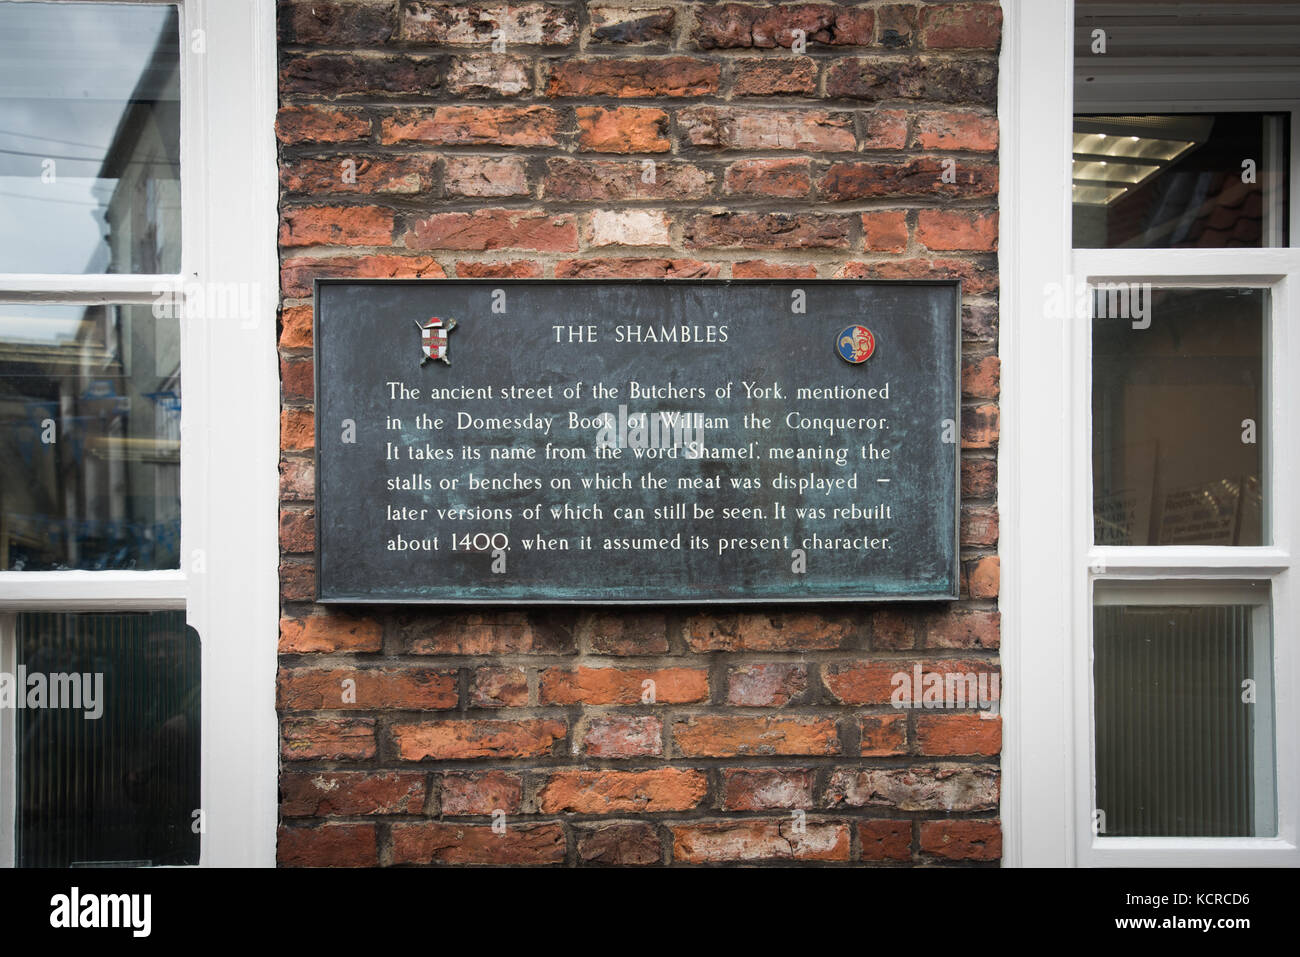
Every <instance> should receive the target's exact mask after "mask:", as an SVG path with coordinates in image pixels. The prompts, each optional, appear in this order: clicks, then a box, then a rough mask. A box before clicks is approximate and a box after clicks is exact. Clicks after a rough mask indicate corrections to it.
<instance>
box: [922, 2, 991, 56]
mask: <svg viewBox="0 0 1300 957" xmlns="http://www.w3.org/2000/svg"><path fill="white" fill-rule="evenodd" d="M1001 37H1002V8H1001V7H1000V6H999V5H998V4H996V3H931V4H926V5H925V6H924V7H922V8H921V43H922V45H923V46H925V47H926V48H927V49H930V50H958V49H965V50H971V49H978V50H996V49H997V48H998V44H999V42H1000V40H1001Z"/></svg>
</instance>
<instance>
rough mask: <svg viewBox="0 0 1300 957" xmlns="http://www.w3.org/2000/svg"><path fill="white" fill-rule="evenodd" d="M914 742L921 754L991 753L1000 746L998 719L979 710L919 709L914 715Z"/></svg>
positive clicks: (997, 750)
mask: <svg viewBox="0 0 1300 957" xmlns="http://www.w3.org/2000/svg"><path fill="white" fill-rule="evenodd" d="M916 743H917V745H918V747H919V748H920V751H921V753H922V754H927V755H934V756H936V757H939V756H947V755H966V754H978V755H994V754H997V753H999V752H1000V751H1001V750H1002V719H1001V718H999V717H992V718H989V717H983V716H981V715H979V714H934V713H922V714H919V715H917V717H916Z"/></svg>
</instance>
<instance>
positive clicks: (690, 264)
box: [555, 257, 722, 279]
mask: <svg viewBox="0 0 1300 957" xmlns="http://www.w3.org/2000/svg"><path fill="white" fill-rule="evenodd" d="M721 269H722V267H721V266H719V265H718V264H717V263H703V262H700V261H699V260H696V259H647V258H636V257H630V258H627V259H561V260H560V261H559V262H557V263H556V264H555V278H556V279H716V278H717V276H718V273H719V272H720V271H721Z"/></svg>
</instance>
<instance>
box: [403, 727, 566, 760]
mask: <svg viewBox="0 0 1300 957" xmlns="http://www.w3.org/2000/svg"><path fill="white" fill-rule="evenodd" d="M567 730H568V728H567V727H566V726H565V724H564V722H563V721H554V720H548V719H545V718H521V719H519V720H517V721H497V720H483V719H443V720H438V721H426V722H422V723H419V724H398V725H394V726H393V740H394V741H395V742H396V743H397V753H398V757H400V758H401V759H402V760H403V761H423V760H424V759H425V758H434V759H436V760H439V761H463V760H468V759H472V758H498V759H500V758H531V757H545V756H548V755H550V753H551V751H552V749H553V748H554V745H555V742H557V741H562V740H563V739H564V735H565V733H566V732H567Z"/></svg>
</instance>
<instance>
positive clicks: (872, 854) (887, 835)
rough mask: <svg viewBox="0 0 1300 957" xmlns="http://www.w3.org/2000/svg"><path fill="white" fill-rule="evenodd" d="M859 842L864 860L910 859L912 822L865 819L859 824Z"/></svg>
mask: <svg viewBox="0 0 1300 957" xmlns="http://www.w3.org/2000/svg"><path fill="white" fill-rule="evenodd" d="M858 843H859V844H860V845H861V846H862V859H863V860H864V861H909V860H911V859H912V822H911V821H863V822H861V823H860V824H859V825H858Z"/></svg>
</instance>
